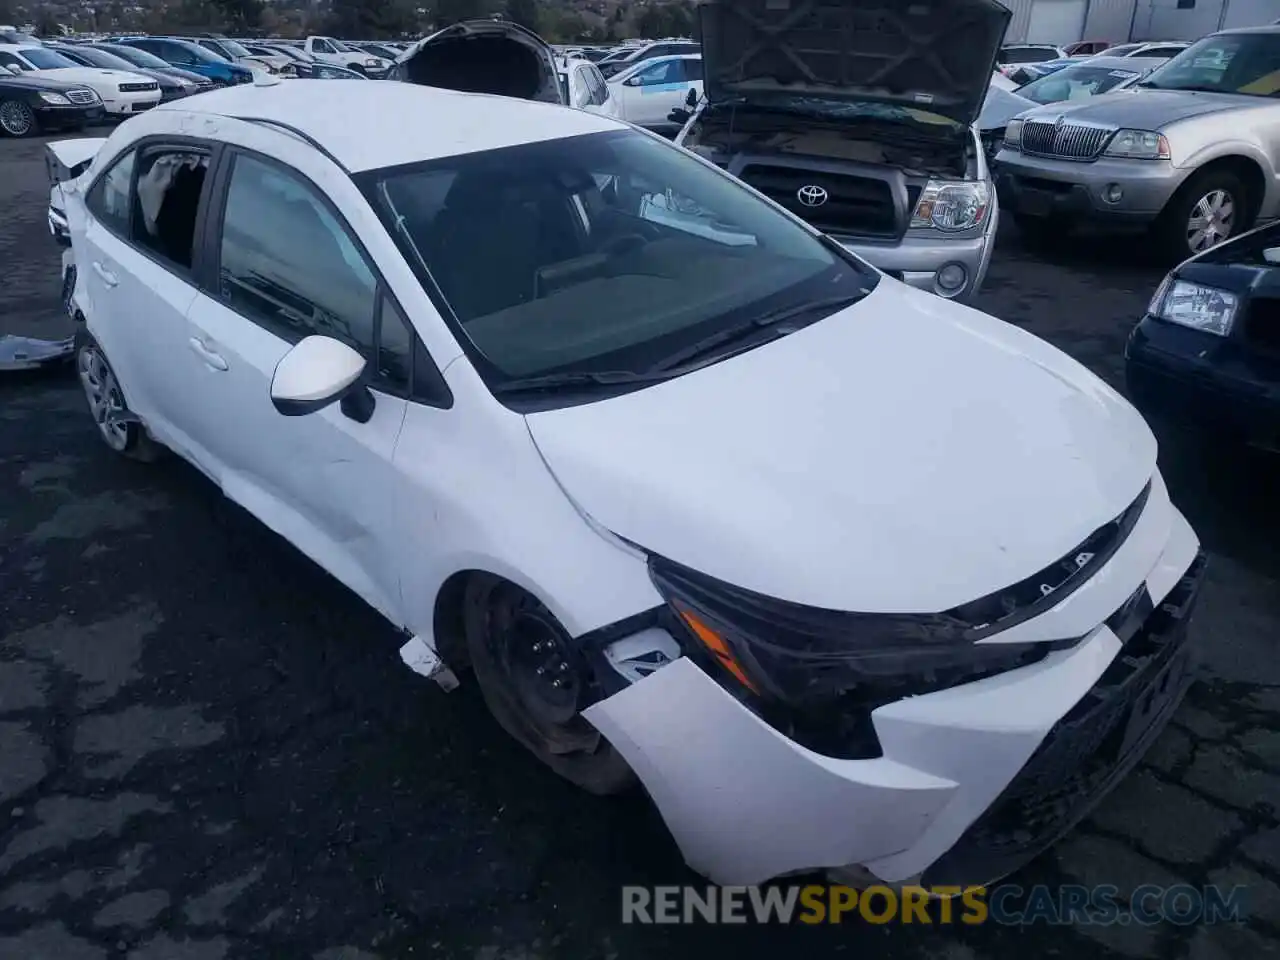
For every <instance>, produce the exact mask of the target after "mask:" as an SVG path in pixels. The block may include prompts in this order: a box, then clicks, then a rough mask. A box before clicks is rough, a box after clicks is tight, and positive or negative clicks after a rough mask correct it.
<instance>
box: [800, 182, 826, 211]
mask: <svg viewBox="0 0 1280 960" xmlns="http://www.w3.org/2000/svg"><path fill="white" fill-rule="evenodd" d="M796 199H797V200H799V201H800V202H801V203H803V204H804V205H805V206H806V207H820V206H822V205H823V204H824V203H826V202H827V191H826V190H824V189H823V188H822V187H820V186H818V185H817V184H815V183H811V184H808V185H807V186H803V187H801V188H800V189H799V190H797V191H796Z"/></svg>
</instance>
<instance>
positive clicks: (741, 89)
mask: <svg viewBox="0 0 1280 960" xmlns="http://www.w3.org/2000/svg"><path fill="white" fill-rule="evenodd" d="M698 13H699V18H700V25H701V30H702V34H701V36H702V64H703V71H704V76H705V78H706V79H705V90H706V95H707V97H708V99H710V100H712V101H716V100H724V99H731V98H739V97H747V98H756V97H762V98H768V97H771V96H776V95H779V94H781V95H784V96H792V97H794V96H801V97H821V98H829V99H834V100H844V101H850V100H856V101H871V102H875V103H890V104H895V105H898V106H909V107H915V108H918V109H921V110H928V111H930V112H933V113H936V114H939V115H941V116H944V117H947V118H949V119H951V120H954V121H956V122H957V123H960V124H962V125H963V126H965V127H968V126H969V125H971V124H972V123H973V121H974V120H975V119H976V118H977V116H978V112H979V111H980V110H981V109H982V98H983V95H984V94H985V93H986V90H987V85H988V84H989V83H990V82H991V74H992V71H993V70H994V69H995V63H996V54H997V52H998V51H999V48H1000V42H1001V40H1002V39H1003V37H1004V31H1005V27H1006V26H1007V25H1008V23H1009V19H1010V17H1011V14H1010V12H1009V10H1008V9H1007V8H1006V7H1005V6H1003V5H1002V4H1000V3H997V2H996V0H868V2H854V0H810V2H806V3H803V4H800V5H793V4H792V3H790V2H789V0H781V2H779V0H709V2H704V3H701V4H699V6H698Z"/></svg>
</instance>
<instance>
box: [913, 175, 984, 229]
mask: <svg viewBox="0 0 1280 960" xmlns="http://www.w3.org/2000/svg"><path fill="white" fill-rule="evenodd" d="M990 207H991V190H990V188H989V187H988V186H987V183H986V182H985V181H982V180H963V181H949V180H930V181H929V182H928V183H927V184H925V188H924V190H922V191H921V192H920V199H919V200H917V201H916V209H915V211H914V212H913V213H912V214H911V226H912V227H932V228H933V229H935V230H946V231H948V232H950V231H957V230H971V229H973V228H974V227H978V226H981V225H982V223H983V221H984V220H986V219H987V210H988V209H990Z"/></svg>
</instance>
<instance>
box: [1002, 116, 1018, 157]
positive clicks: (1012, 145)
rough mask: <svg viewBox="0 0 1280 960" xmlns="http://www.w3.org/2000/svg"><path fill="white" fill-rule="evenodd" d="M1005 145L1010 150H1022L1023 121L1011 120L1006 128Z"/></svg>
mask: <svg viewBox="0 0 1280 960" xmlns="http://www.w3.org/2000/svg"><path fill="white" fill-rule="evenodd" d="M1004 145H1005V146H1006V147H1008V148H1009V149H1010V150H1021V149H1022V121H1021V120H1010V121H1009V125H1008V126H1007V127H1005V128H1004Z"/></svg>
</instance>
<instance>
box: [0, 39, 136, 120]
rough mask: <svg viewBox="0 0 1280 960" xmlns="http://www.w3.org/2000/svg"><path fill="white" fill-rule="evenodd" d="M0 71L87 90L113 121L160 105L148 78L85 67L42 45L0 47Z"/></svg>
mask: <svg viewBox="0 0 1280 960" xmlns="http://www.w3.org/2000/svg"><path fill="white" fill-rule="evenodd" d="M0 70H6V71H7V72H8V73H10V74H12V75H14V76H23V75H24V74H27V73H32V74H35V75H37V76H43V77H47V78H48V79H50V80H64V81H66V82H68V83H73V84H76V85H77V86H82V87H88V88H89V89H91V90H92V91H93V92H94V93H96V94H97V95H98V98H99V99H100V100H101V101H102V108H103V110H104V111H106V113H107V114H108V115H110V116H114V117H121V116H128V115H130V114H134V113H139V112H141V111H143V110H149V109H150V108H152V107H154V106H155V105H156V104H157V103H159V102H160V84H158V83H157V82H156V81H155V80H153V79H151V78H150V77H144V76H142V75H141V74H139V73H133V72H132V71H129V72H124V71H121V70H101V69H99V68H97V67H84V66H81V65H80V64H78V63H76V62H75V61H74V60H68V59H67V58H66V57H64V56H63V55H62V54H61V53H58V52H57V51H56V50H51V49H50V48H49V47H48V46H46V45H45V44H40V45H39V46H21V45H16V44H0Z"/></svg>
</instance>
